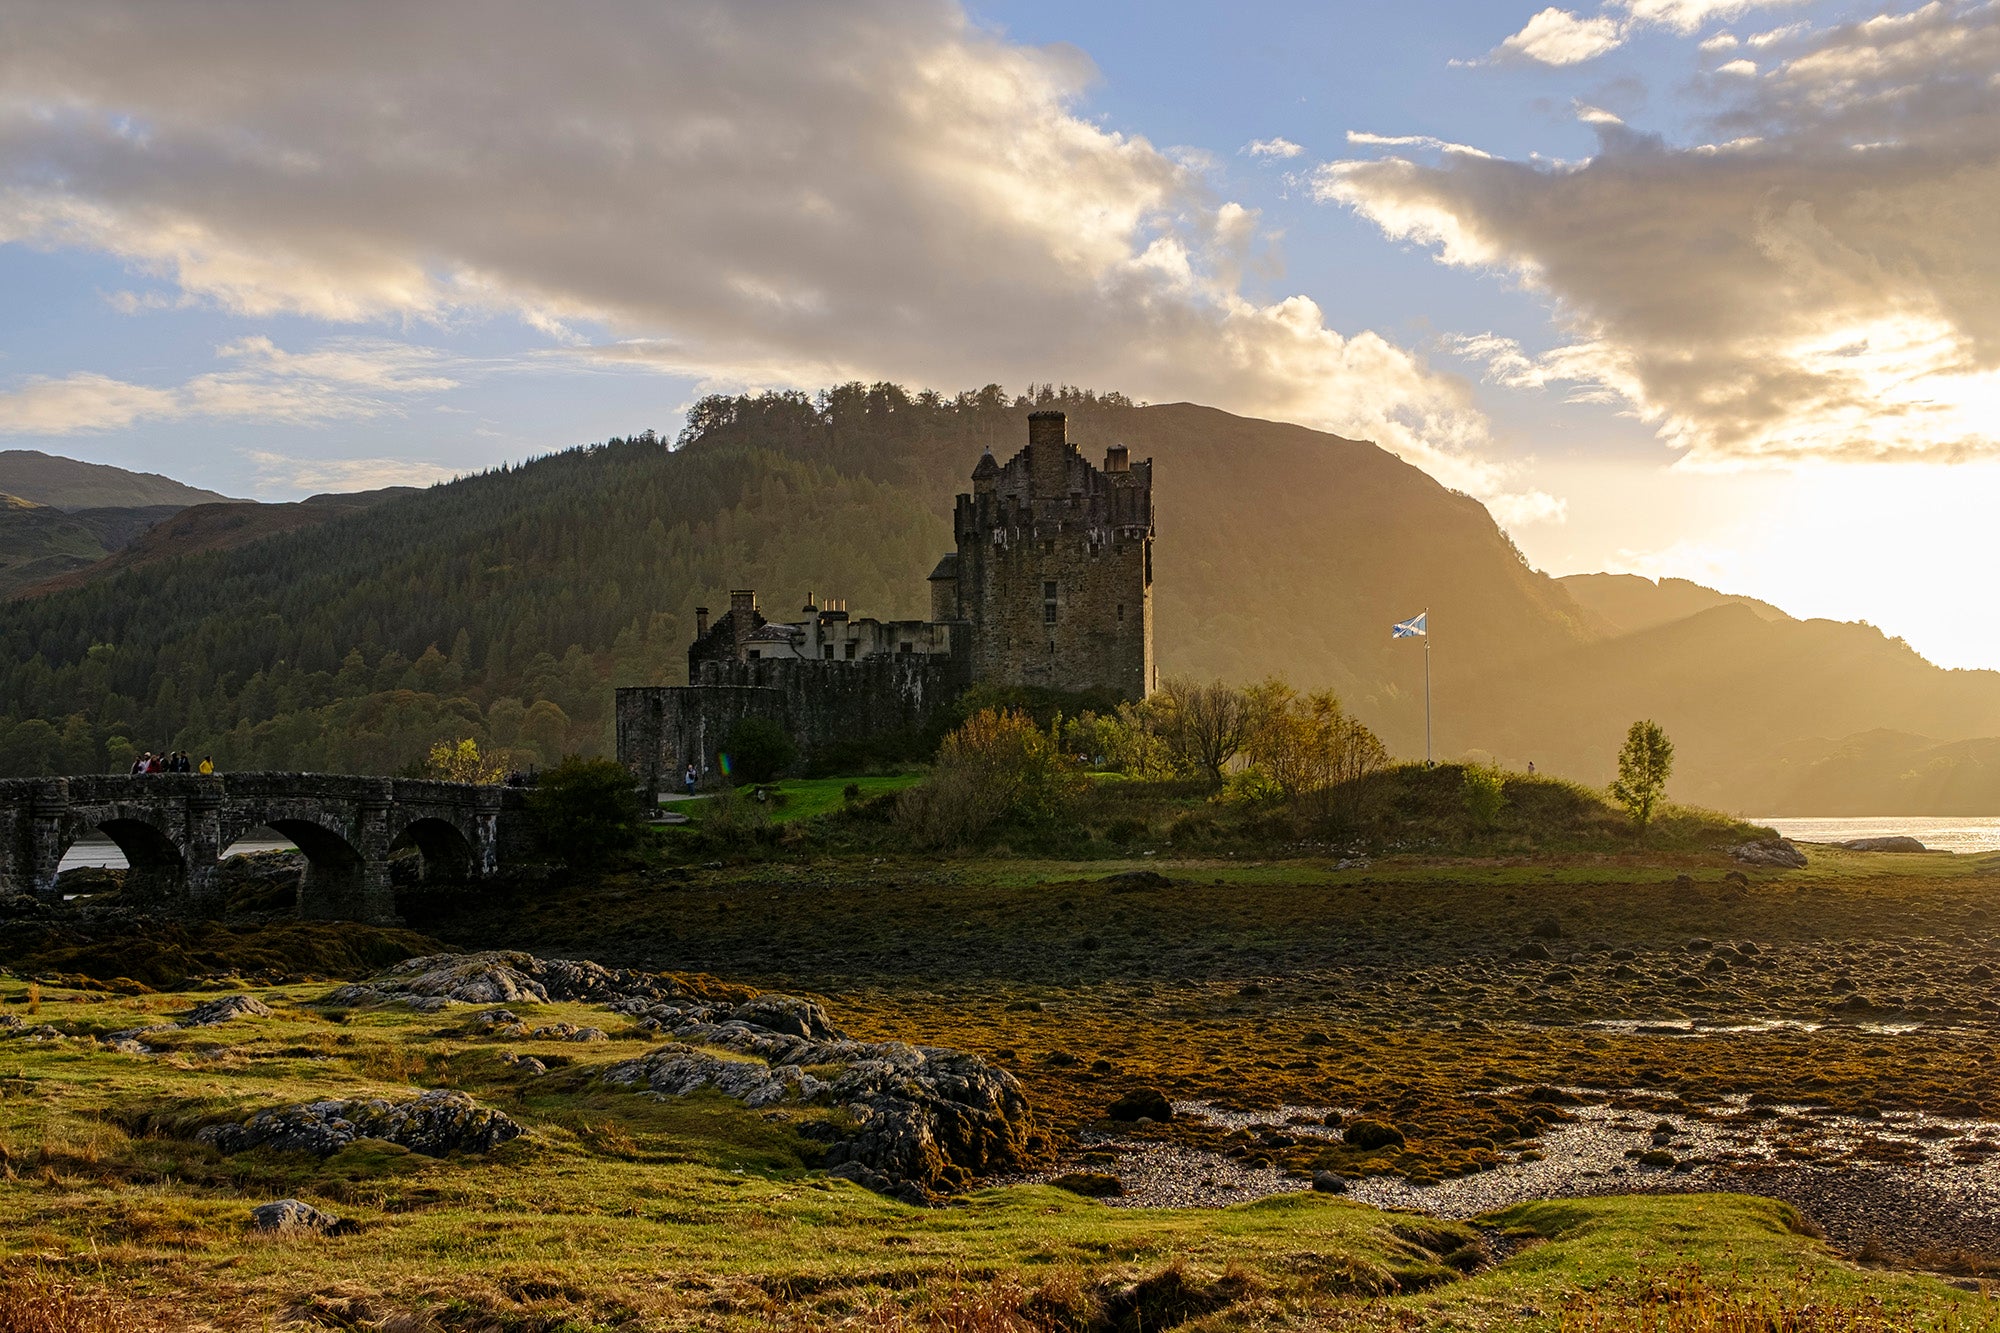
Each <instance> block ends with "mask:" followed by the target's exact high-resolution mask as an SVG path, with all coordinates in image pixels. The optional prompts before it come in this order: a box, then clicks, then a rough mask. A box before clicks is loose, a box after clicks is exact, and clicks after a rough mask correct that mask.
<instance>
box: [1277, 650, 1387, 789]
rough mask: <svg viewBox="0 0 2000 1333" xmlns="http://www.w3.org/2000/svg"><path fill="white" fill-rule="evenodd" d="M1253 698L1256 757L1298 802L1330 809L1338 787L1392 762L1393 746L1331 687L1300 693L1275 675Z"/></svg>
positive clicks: (1352, 784) (1375, 771) (1355, 780)
mask: <svg viewBox="0 0 2000 1333" xmlns="http://www.w3.org/2000/svg"><path fill="white" fill-rule="evenodd" d="M1251 699H1252V702H1253V705H1254V710H1253V711H1254V713H1255V716H1256V725H1255V727H1254V729H1253V730H1252V732H1251V735H1250V740H1249V744H1248V749H1249V752H1250V757H1251V759H1252V761H1253V762H1255V763H1256V765H1257V766H1258V767H1259V768H1261V769H1263V770H1264V771H1265V772H1266V773H1268V774H1269V775H1270V777H1271V780H1272V781H1273V782H1275V783H1277V784H1278V786H1279V787H1280V788H1281V789H1282V790H1283V791H1284V793H1285V796H1286V797H1287V798H1288V799H1290V800H1292V801H1294V802H1296V803H1299V804H1302V805H1308V806H1311V807H1313V808H1315V809H1317V810H1318V811H1319V812H1321V813H1324V812H1325V811H1327V810H1328V809H1330V808H1331V807H1332V805H1333V803H1334V795H1335V793H1337V792H1339V791H1340V790H1341V789H1342V788H1349V789H1350V790H1351V789H1353V788H1354V786H1355V784H1358V783H1360V782H1361V781H1362V780H1363V779H1365V778H1367V777H1369V776H1370V775H1372V774H1374V773H1377V772H1379V771H1381V770H1382V769H1383V768H1385V767H1387V766H1388V763H1389V752H1388V750H1387V749H1385V748H1384V747H1383V745H1382V742H1381V741H1380V740H1378V739H1376V736H1375V733H1374V732H1372V731H1370V730H1369V729H1368V728H1367V727H1365V726H1363V725H1362V724H1361V722H1360V720H1359V719H1357V718H1354V717H1351V716H1349V715H1348V713H1347V711H1346V710H1345V709H1344V708H1342V707H1341V706H1340V699H1339V698H1338V697H1337V696H1336V695H1334V693H1333V692H1332V691H1331V690H1320V691H1317V692H1315V693H1312V694H1299V693H1298V692H1297V691H1295V690H1293V689H1292V687H1291V686H1289V685H1286V684H1285V683H1284V682H1282V681H1276V680H1273V681H1266V682H1265V683H1264V684H1262V685H1260V686H1258V687H1257V688H1256V689H1255V690H1253V691H1251Z"/></svg>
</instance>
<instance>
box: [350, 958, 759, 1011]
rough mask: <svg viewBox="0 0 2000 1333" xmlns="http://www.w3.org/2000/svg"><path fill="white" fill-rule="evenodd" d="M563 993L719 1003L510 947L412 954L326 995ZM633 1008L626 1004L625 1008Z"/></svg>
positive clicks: (481, 998) (605, 999)
mask: <svg viewBox="0 0 2000 1333" xmlns="http://www.w3.org/2000/svg"><path fill="white" fill-rule="evenodd" d="M747 998H748V996H747V995H746V994H745V993H744V992H742V991H736V992H734V993H733V994H731V996H730V999H731V1000H732V1001H740V1000H743V999H747ZM563 1000H569V1001H581V1002H585V1003H592V1004H607V1005H610V1006H612V1007H613V1008H619V1006H620V1005H621V1004H623V1005H626V1006H639V1007H644V1006H651V1005H662V1004H665V1005H675V1006H681V1005H700V1006H703V1007H705V1008H709V1009H712V1008H713V1006H712V1005H709V1004H708V1002H707V1001H705V1000H703V999H701V998H700V997H698V996H695V995H692V994H690V993H689V991H688V990H687V988H686V987H684V986H682V985H681V984H680V983H679V982H678V981H676V980H675V979H674V978H672V977H670V976H664V975H661V974H659V973H654V972H636V971H633V970H631V969H629V968H612V967H604V966H602V965H600V964H598V963H593V962H589V961H587V960H584V959H574V958H537V957H536V956H535V955H534V954H531V953H520V952H518V951H514V950H506V949H493V950H488V951H486V952H484V953H463V954H455V953H440V954H426V955H425V956H423V957H421V958H406V959H404V960H403V961H402V962H400V963H397V964H396V965H395V966H393V967H391V968H389V969H388V970H387V971H385V972H382V973H380V974H379V975H377V976H375V977H372V978H370V979H369V980H368V981H366V982H364V983H362V984H359V985H347V986H341V987H338V988H336V989H335V990H333V991H332V992H330V993H328V994H327V996H326V997H325V998H324V999H323V1000H321V1001H320V1002H321V1003H322V1004H335V1005H363V1004H392V1003H393V1004H407V1005H409V1006H410V1007H411V1008H413V1009H417V1010H420V1011H432V1010H437V1009H442V1008H445V1007H446V1006H448V1005H452V1004H549V1003H552V1002H555V1001H563ZM725 1007H726V1006H725ZM629 1011H630V1010H629V1008H620V1009H619V1012H621V1013H624V1012H629Z"/></svg>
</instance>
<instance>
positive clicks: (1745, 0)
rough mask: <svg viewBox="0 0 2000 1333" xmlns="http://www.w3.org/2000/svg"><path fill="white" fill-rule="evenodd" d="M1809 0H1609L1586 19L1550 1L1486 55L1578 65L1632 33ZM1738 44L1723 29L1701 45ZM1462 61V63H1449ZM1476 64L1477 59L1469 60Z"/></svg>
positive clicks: (1692, 29)
mask: <svg viewBox="0 0 2000 1333" xmlns="http://www.w3.org/2000/svg"><path fill="white" fill-rule="evenodd" d="M1806 2H1807V0H1608V3H1606V4H1605V6H1604V9H1603V11H1602V12H1601V13H1599V14H1597V15H1595V16H1594V17H1591V18H1584V17H1582V16H1580V15H1578V14H1576V13H1575V12H1573V11H1571V10H1567V9H1557V8H1555V7H1554V6H1551V7H1549V8H1547V9H1544V10H1542V11H1541V12H1540V13H1538V14H1536V15H1535V16H1534V17H1533V18H1531V19H1529V20H1528V22H1527V24H1526V25H1525V26H1524V27H1522V29H1521V30H1520V31H1519V32H1517V33H1515V34H1514V35H1513V36H1512V37H1509V38H1508V39H1507V40H1506V41H1504V42H1502V43H1500V45H1498V46H1496V47H1494V48H1493V50H1492V51H1491V52H1490V53H1489V54H1488V56H1487V59H1488V60H1500V61H1504V60H1510V59H1511V60H1529V61H1533V62H1535V63H1537V64H1542V65H1558V66H1560V65H1577V64H1581V63H1583V62H1584V61H1586V60H1595V59H1596V58H1597V57H1598V56H1601V55H1604V54H1606V53H1607V52H1610V51H1615V50H1617V49H1618V48H1619V47H1621V46H1623V45H1624V44H1625V43H1626V42H1627V41H1628V40H1629V39H1630V38H1631V37H1632V35H1633V34H1634V33H1636V32H1639V31H1641V30H1643V29H1646V28H1665V29H1667V30H1668V31H1670V32H1675V33H1678V34H1680V35H1681V36H1683V37H1686V36H1692V35H1693V34H1694V33H1697V32H1699V31H1700V30H1701V29H1702V28H1703V27H1705V26H1706V25H1707V24H1708V23H1710V22H1711V21H1713V20H1715V19H1728V18H1735V17H1737V16H1739V15H1742V14H1746V13H1748V12H1750V11H1751V10H1754V9H1767V8H1774V7H1782V6H1785V5H1798V4H1804V3H1806ZM1803 26H1804V25H1794V26H1793V27H1792V28H1782V29H1778V30H1776V31H1775V32H1773V33H1770V34H1765V36H1767V37H1769V38H1770V39H1772V40H1776V39H1778V38H1781V37H1784V36H1789V35H1791V33H1792V32H1794V31H1796V30H1798V29H1800V28H1802V27H1803ZM1734 45H1736V39H1735V38H1734V37H1731V36H1730V35H1729V34H1727V33H1720V34H1717V35H1716V36H1715V37H1712V38H1710V39H1709V40H1708V41H1706V42H1704V43H1702V49H1703V50H1705V51H1707V50H1725V49H1727V48H1728V47H1731V46H1734ZM1453 63H1462V62H1453ZM1470 63H1477V62H1470Z"/></svg>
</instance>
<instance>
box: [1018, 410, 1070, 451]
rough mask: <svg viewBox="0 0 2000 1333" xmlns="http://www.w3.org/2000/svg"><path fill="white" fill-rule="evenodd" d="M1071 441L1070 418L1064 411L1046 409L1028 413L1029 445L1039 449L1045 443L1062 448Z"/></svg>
mask: <svg viewBox="0 0 2000 1333" xmlns="http://www.w3.org/2000/svg"><path fill="white" fill-rule="evenodd" d="M1068 443H1069V419H1068V418H1067V417H1065V416H1064V415H1063V414H1062V413H1060V412H1056V411H1052V410H1044V411H1041V412H1030V413H1028V447H1029V448H1030V449H1036V450H1039V449H1041V448H1042V447H1043V446H1045V445H1054V446H1055V447H1056V448H1058V449H1060V448H1062V447H1063V446H1064V445H1066V444H1068Z"/></svg>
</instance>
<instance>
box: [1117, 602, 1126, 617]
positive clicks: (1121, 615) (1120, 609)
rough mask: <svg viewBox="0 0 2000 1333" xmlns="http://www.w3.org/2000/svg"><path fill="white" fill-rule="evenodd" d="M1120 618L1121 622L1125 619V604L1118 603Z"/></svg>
mask: <svg viewBox="0 0 2000 1333" xmlns="http://www.w3.org/2000/svg"><path fill="white" fill-rule="evenodd" d="M1118 618H1119V619H1120V620H1123V619H1124V618H1125V603H1123V602H1120V603H1118Z"/></svg>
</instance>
